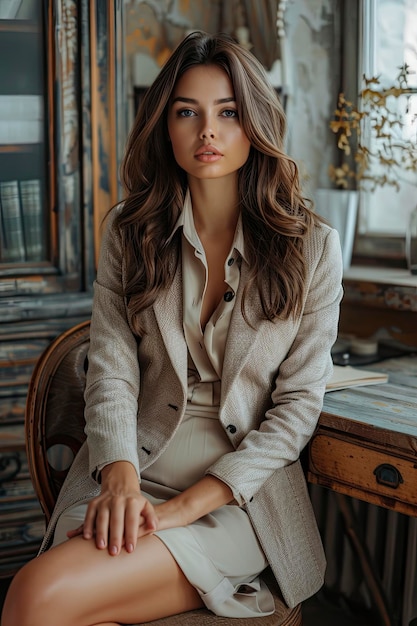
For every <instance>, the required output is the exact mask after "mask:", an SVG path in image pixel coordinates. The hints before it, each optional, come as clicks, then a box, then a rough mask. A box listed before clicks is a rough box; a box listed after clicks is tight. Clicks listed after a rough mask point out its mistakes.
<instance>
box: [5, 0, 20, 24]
mask: <svg viewBox="0 0 417 626" xmlns="http://www.w3.org/2000/svg"><path fill="white" fill-rule="evenodd" d="M21 4H22V0H0V19H1V20H13V19H15V18H16V16H17V13H18V11H19V9H20V5H21Z"/></svg>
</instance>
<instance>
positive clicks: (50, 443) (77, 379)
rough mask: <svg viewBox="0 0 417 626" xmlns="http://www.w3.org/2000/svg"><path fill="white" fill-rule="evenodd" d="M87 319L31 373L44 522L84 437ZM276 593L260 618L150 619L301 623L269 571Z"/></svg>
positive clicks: (31, 436) (229, 624)
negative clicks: (269, 609) (272, 609)
mask: <svg viewBox="0 0 417 626" xmlns="http://www.w3.org/2000/svg"><path fill="white" fill-rule="evenodd" d="M89 333H90V323H89V321H86V322H82V323H81V324H78V325H77V326H74V327H73V328H71V329H69V330H67V331H66V332H64V333H63V334H61V335H60V336H59V337H57V338H56V339H55V340H54V341H53V342H52V343H51V345H50V346H49V347H48V348H47V349H46V350H45V352H44V353H43V354H42V355H41V357H40V358H39V360H38V362H37V364H36V366H35V369H34V371H33V374H32V378H31V382H30V386H29V391H28V398H27V406H26V425H25V428H26V442H27V456H28V462H29V469H30V473H31V477H32V481H33V485H34V488H35V491H36V493H37V496H38V498H39V501H40V503H41V506H42V509H43V511H44V513H45V517H46V522H48V521H49V519H50V517H51V514H52V510H53V508H54V505H55V501H56V498H57V496H58V493H59V490H60V489H61V486H62V483H63V481H64V478H65V476H66V474H67V472H68V470H69V468H70V466H71V463H72V461H73V459H74V456H75V455H76V453H77V451H78V450H79V448H80V446H81V444H82V442H83V441H84V439H85V434H84V398H83V392H84V386H85V374H86V370H87V351H88V347H89ZM265 579H266V580H267V582H268V586H269V587H270V589H271V590H272V591H273V593H274V598H275V607H276V609H275V613H274V614H273V615H270V616H268V617H258V618H256V619H250V618H246V619H240V618H233V619H229V618H224V617H218V616H216V615H213V613H211V612H210V611H208V610H206V609H199V610H196V611H189V612H187V613H183V614H181V615H176V616H173V617H167V618H164V619H159V620H156V621H153V622H150V624H152V625H153V626H255V624H256V626H300V625H301V605H298V606H297V607H295V608H294V609H289V608H288V607H287V606H286V605H285V603H284V602H283V600H282V597H281V595H280V592H279V589H278V586H277V585H276V582H275V579H274V578H273V576H272V573H271V572H270V571H269V570H266V572H265Z"/></svg>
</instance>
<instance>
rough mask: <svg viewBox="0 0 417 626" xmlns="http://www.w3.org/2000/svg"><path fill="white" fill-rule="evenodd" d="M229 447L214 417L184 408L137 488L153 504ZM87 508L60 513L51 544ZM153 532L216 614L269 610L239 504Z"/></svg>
mask: <svg viewBox="0 0 417 626" xmlns="http://www.w3.org/2000/svg"><path fill="white" fill-rule="evenodd" d="M230 451H231V444H230V442H229V441H228V439H227V436H226V435H225V433H224V431H223V429H222V427H221V425H220V423H219V421H218V419H217V416H210V417H209V416H207V417H202V416H201V415H198V416H196V415H191V414H188V413H187V414H186V416H185V417H184V420H183V422H182V423H181V425H180V427H179V429H178V431H177V433H176V434H175V436H174V438H173V440H172V441H171V443H170V445H169V447H168V449H167V450H166V451H165V452H164V453H163V454H162V455H161V457H160V458H159V459H158V460H157V461H156V462H155V463H154V464H153V465H152V466H151V467H150V468H149V469H148V470H147V471H146V472H144V473H143V476H142V483H141V489H142V493H143V494H144V495H145V496H147V497H148V498H149V500H150V502H152V503H153V504H157V503H158V502H161V501H163V500H166V499H169V498H171V497H172V496H174V495H175V494H176V493H179V492H180V491H182V490H184V489H186V488H187V487H188V486H190V485H191V484H193V483H195V482H196V481H197V480H198V479H199V478H201V477H202V476H204V471H205V469H206V468H207V467H209V465H210V464H211V463H213V462H214V461H215V460H216V458H218V457H219V456H221V455H222V454H225V453H227V452H230ZM86 508H87V505H86V504H81V505H75V506H73V507H72V508H70V509H68V510H67V511H65V512H64V513H63V514H62V516H61V517H60V519H59V520H58V524H57V527H56V530H55V535H54V544H53V545H57V544H59V543H62V542H63V541H65V540H66V539H67V537H66V532H67V531H68V530H69V529H72V528H76V527H77V526H79V525H80V523H82V521H83V520H84V516H85V512H86ZM155 534H156V535H157V536H158V537H159V539H160V540H161V541H162V542H163V543H164V544H165V545H166V547H167V548H168V550H169V551H170V552H171V554H172V555H173V557H174V558H175V560H176V561H177V563H178V565H179V566H180V568H181V570H182V571H183V572H184V574H185V576H186V578H187V579H188V580H189V582H190V583H191V584H192V585H193V586H194V587H195V588H196V589H197V591H198V592H199V594H200V596H201V598H202V600H203V602H204V604H205V605H206V607H207V608H208V609H210V610H211V611H212V612H213V613H215V614H216V615H219V616H223V617H261V616H263V615H270V614H272V613H273V612H274V600H273V597H272V594H271V592H270V591H269V589H268V588H267V586H266V585H265V583H264V582H263V581H262V580H261V578H260V577H259V574H260V573H261V572H262V571H263V570H264V569H265V567H266V566H267V565H268V563H267V561H266V559H265V556H264V553H263V551H262V549H261V547H260V545H259V542H258V540H257V537H256V535H255V532H254V530H253V528H252V525H251V523H250V520H249V517H248V515H247V513H246V512H245V510H244V509H241V508H240V507H239V506H235V505H226V506H222V507H220V508H218V509H216V510H215V511H213V512H212V513H210V514H209V515H205V516H204V517H202V518H200V519H198V520H196V521H195V522H194V523H192V524H190V525H189V526H185V527H178V528H169V529H166V530H161V531H156V532H155ZM242 547H243V549H242Z"/></svg>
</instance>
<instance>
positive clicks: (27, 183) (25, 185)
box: [19, 179, 44, 261]
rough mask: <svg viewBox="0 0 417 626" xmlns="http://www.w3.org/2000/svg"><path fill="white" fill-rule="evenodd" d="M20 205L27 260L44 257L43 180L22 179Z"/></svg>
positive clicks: (39, 259)
mask: <svg viewBox="0 0 417 626" xmlns="http://www.w3.org/2000/svg"><path fill="white" fill-rule="evenodd" d="M19 185H20V206H21V209H22V219H23V232H24V237H25V245H26V259H27V261H42V260H43V259H44V237H43V230H44V229H43V214H42V206H43V205H42V192H41V181H40V180H38V179H33V180H21V181H20V184H19Z"/></svg>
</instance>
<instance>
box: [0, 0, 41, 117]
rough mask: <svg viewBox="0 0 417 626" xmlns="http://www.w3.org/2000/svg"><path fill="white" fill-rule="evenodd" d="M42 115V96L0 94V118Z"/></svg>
mask: <svg viewBox="0 0 417 626" xmlns="http://www.w3.org/2000/svg"><path fill="white" fill-rule="evenodd" d="M0 4H1V0H0ZM43 117H44V115H43V97H42V96H40V95H36V94H29V95H23V94H7V95H0V120H2V121H5V120H43Z"/></svg>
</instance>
